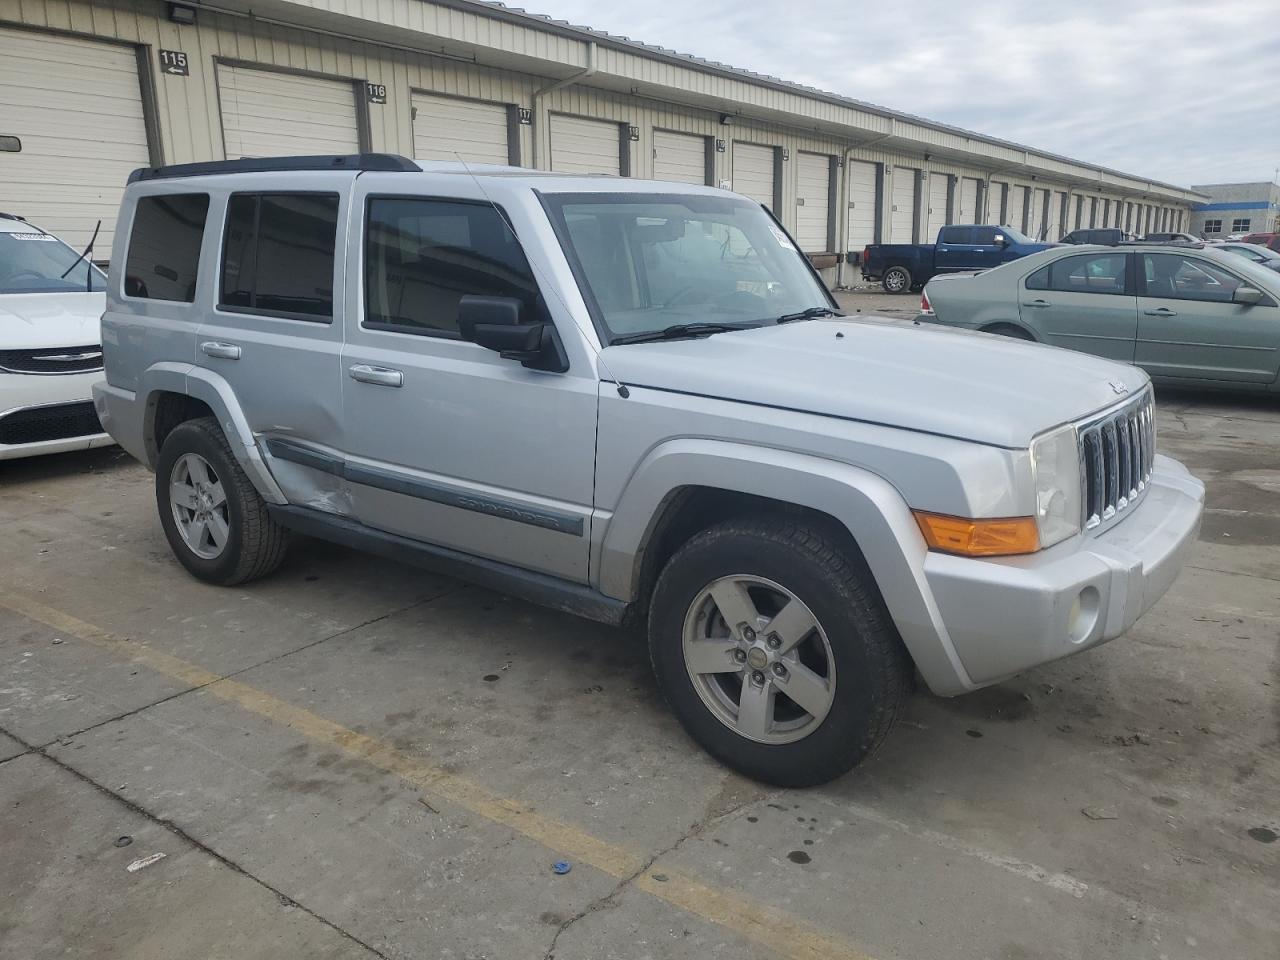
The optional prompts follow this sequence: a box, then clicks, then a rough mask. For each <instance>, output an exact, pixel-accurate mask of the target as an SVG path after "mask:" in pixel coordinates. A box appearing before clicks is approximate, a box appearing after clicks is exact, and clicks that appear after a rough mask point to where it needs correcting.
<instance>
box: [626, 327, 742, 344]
mask: <svg viewBox="0 0 1280 960" xmlns="http://www.w3.org/2000/svg"><path fill="white" fill-rule="evenodd" d="M749 329H750V327H745V326H743V325H742V324H735V323H676V324H672V325H671V326H669V327H665V328H663V329H662V330H646V331H645V332H644V333H627V334H623V335H622V336H621V337H614V338H613V339H612V340H610V341H609V342H610V344H615V343H651V342H653V341H656V340H684V339H687V338H689V337H705V336H708V335H710V334H713V333H730V332H732V331H734V330H749Z"/></svg>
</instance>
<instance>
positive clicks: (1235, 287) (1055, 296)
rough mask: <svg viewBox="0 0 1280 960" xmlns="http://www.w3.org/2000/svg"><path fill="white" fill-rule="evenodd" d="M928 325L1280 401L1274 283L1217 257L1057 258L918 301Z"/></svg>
mask: <svg viewBox="0 0 1280 960" xmlns="http://www.w3.org/2000/svg"><path fill="white" fill-rule="evenodd" d="M921 308H922V312H923V316H922V317H921V319H927V320H930V321H932V322H934V323H941V324H946V325H949V326H956V327H966V328H968V329H971V330H982V331H986V332H988V333H999V334H1004V335H1006V336H1010V337H1017V338H1020V339H1023V340H1036V341H1039V342H1040V343H1048V344H1053V345H1055V346H1060V347H1069V348H1071V349H1073V350H1081V351H1084V352H1085V353H1092V354H1096V355H1097V356H1100V357H1109V358H1111V359H1113V360H1122V361H1124V362H1126V363H1134V364H1137V365H1138V366H1140V367H1142V368H1143V369H1144V370H1146V371H1147V373H1148V374H1150V375H1151V378H1152V379H1153V380H1156V381H1157V382H1161V381H1163V382H1167V383H1178V384H1202V385H1209V386H1214V387H1222V388H1226V389H1239V390H1276V389H1280V385H1278V383H1277V376H1278V375H1280V275H1277V274H1276V273H1274V272H1273V271H1271V270H1267V269H1265V268H1264V267H1262V266H1260V265H1259V264H1256V263H1252V262H1250V261H1249V260H1246V259H1245V258H1244V257H1241V256H1239V255H1237V254H1232V253H1229V252H1224V251H1222V250H1221V249H1220V248H1209V247H1197V248H1189V247H1187V246H1184V245H1175V244H1168V245H1164V246H1155V245H1152V246H1147V245H1145V244H1144V245H1130V246H1121V247H1106V248H1100V247H1091V248H1088V249H1070V248H1066V249H1058V250H1050V251H1047V252H1045V253H1041V254H1037V255H1035V256H1032V257H1028V258H1026V259H1025V260H1019V261H1017V262H1016V263H1011V264H1006V265H1005V266H1003V267H999V268H997V269H995V270H989V271H987V272H986V273H982V274H978V275H976V276H971V277H939V278H937V279H936V280H935V281H933V282H932V283H930V284H929V285H928V286H927V287H926V288H925V291H924V294H923V296H922V298H921Z"/></svg>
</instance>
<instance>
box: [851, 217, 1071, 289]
mask: <svg viewBox="0 0 1280 960" xmlns="http://www.w3.org/2000/svg"><path fill="white" fill-rule="evenodd" d="M1051 246H1053V244H1051V243H1037V242H1036V241H1034V240H1032V239H1030V238H1029V237H1027V236H1024V235H1023V234H1021V233H1019V232H1018V231H1017V230H1014V229H1013V228H1012V227H993V226H964V225H955V226H946V227H943V228H942V229H941V230H939V231H938V240H937V242H936V243H873V244H871V245H870V246H868V247H867V248H866V249H864V250H863V251H862V277H863V279H865V280H879V281H880V285H881V286H883V287H884V289H885V292H886V293H906V292H908V291H910V290H912V289H915V288H918V287H922V286H924V284H925V283H927V282H928V281H929V279H930V278H931V277H933V276H934V275H936V274H939V273H954V272H956V271H958V270H987V269H990V268H991V267H994V266H998V265H999V264H1002V263H1006V262H1008V261H1009V260H1016V259H1018V258H1019V257H1025V256H1027V255H1028V254H1031V253H1036V252H1037V251H1040V250H1045V249H1048V248H1049V247H1051Z"/></svg>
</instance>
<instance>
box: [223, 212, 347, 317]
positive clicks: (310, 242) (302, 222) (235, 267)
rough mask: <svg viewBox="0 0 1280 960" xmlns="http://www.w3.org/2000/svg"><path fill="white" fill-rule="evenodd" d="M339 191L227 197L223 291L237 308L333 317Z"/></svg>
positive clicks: (228, 304) (226, 302) (228, 303)
mask: <svg viewBox="0 0 1280 960" xmlns="http://www.w3.org/2000/svg"><path fill="white" fill-rule="evenodd" d="M337 235H338V195H337V194H336V193H237V194H234V195H232V197H231V199H230V200H229V201H228V202H227V229H226V237H225V240H224V242H223V248H222V296H221V299H220V300H219V303H220V304H221V305H222V306H224V307H231V308H233V309H236V310H240V311H244V312H250V313H262V314H267V315H269V316H283V317H292V318H295V319H299V320H318V321H322V322H324V321H328V320H330V319H332V318H333V260H334V248H335V246H336V243H337Z"/></svg>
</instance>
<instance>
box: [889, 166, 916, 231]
mask: <svg viewBox="0 0 1280 960" xmlns="http://www.w3.org/2000/svg"><path fill="white" fill-rule="evenodd" d="M919 188H920V177H919V171H918V170H915V169H913V168H912V167H895V168H894V170H893V194H892V196H893V204H892V206H893V210H892V211H891V212H892V217H891V218H890V221H889V240H888V242H889V243H918V242H919V237H918V236H917V234H916V208H917V203H916V198H917V191H918V190H919Z"/></svg>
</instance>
